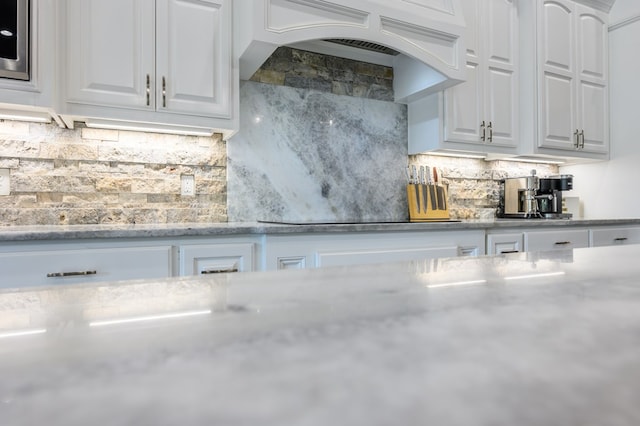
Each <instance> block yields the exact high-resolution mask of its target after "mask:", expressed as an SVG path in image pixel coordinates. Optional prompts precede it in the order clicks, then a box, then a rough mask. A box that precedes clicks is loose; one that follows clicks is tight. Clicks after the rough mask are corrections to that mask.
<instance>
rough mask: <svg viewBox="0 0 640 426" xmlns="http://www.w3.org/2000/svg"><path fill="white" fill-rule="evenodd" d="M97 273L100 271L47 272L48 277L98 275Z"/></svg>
mask: <svg viewBox="0 0 640 426" xmlns="http://www.w3.org/2000/svg"><path fill="white" fill-rule="evenodd" d="M97 273H98V271H78V272H51V273H48V274H47V278H59V277H79V276H84V275H96V274H97Z"/></svg>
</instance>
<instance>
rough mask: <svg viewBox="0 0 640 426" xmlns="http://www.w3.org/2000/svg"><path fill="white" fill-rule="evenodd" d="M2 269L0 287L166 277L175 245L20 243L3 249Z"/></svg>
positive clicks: (169, 269)
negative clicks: (33, 244) (20, 244)
mask: <svg viewBox="0 0 640 426" xmlns="http://www.w3.org/2000/svg"><path fill="white" fill-rule="evenodd" d="M3 249H4V247H3ZM9 250H11V248H9ZM3 251H4V250H3ZM0 270H1V271H2V278H1V280H0V288H13V287H30V286H44V285H56V284H75V283H97V282H103V281H118V280H131V279H139V278H164V277H169V276H171V275H172V247H171V246H170V245H161V246H150V247H136V246H132V245H117V246H115V245H105V246H102V247H101V246H99V245H88V246H87V245H79V244H78V245H75V247H74V246H73V245H72V246H69V245H66V244H65V245H64V246H61V245H59V244H58V245H56V244H39V245H35V246H18V247H16V250H11V251H9V252H2V253H0Z"/></svg>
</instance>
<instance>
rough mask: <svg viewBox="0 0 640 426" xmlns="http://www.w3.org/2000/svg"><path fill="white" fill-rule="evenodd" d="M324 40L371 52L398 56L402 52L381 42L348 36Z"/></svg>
mask: <svg viewBox="0 0 640 426" xmlns="http://www.w3.org/2000/svg"><path fill="white" fill-rule="evenodd" d="M324 41H327V42H329V43H335V44H340V45H342V46H349V47H354V48H357V49H363V50H368V51H370V52H376V53H382V54H385V55H390V56H398V55H399V54H400V52H398V51H397V50H394V49H391V48H390V47H387V46H383V45H381V44H377V43H372V42H370V41H363V40H352V39H346V38H331V39H325V40H324Z"/></svg>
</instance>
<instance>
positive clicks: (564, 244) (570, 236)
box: [524, 229, 589, 251]
mask: <svg viewBox="0 0 640 426" xmlns="http://www.w3.org/2000/svg"><path fill="white" fill-rule="evenodd" d="M524 246H525V251H541V250H559V249H570V248H580V247H589V231H588V230H587V229H579V230H570V231H566V230H562V231H557V230H555V231H541V232H525V234H524Z"/></svg>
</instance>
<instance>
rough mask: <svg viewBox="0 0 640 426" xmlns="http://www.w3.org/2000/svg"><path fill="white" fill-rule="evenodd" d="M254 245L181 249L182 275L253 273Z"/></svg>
mask: <svg viewBox="0 0 640 426" xmlns="http://www.w3.org/2000/svg"><path fill="white" fill-rule="evenodd" d="M253 252H254V244H253V243H239V244H193V245H184V246H182V247H180V275H203V274H215V273H219V272H245V271H253Z"/></svg>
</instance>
